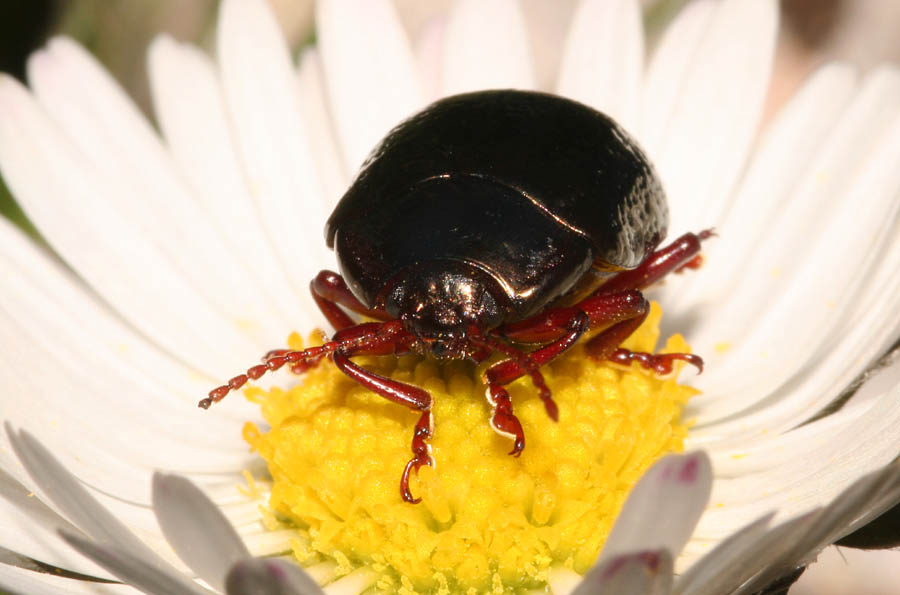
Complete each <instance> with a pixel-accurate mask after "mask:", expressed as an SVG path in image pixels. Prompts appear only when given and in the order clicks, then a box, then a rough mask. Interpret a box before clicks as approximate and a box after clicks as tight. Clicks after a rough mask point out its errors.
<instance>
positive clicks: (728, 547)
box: [674, 513, 774, 595]
mask: <svg viewBox="0 0 900 595" xmlns="http://www.w3.org/2000/svg"><path fill="white" fill-rule="evenodd" d="M773 516H774V513H770V514H767V515H765V516H762V517H760V518H759V519H757V520H755V521H753V522H752V523H750V524H749V525H747V526H746V527H744V528H742V529H741V530H739V531H737V532H735V533H734V534H732V535H730V536H729V537H728V538H727V539H725V540H723V541H722V542H721V543H719V544H718V545H717V546H716V547H715V549H713V550H712V551H711V552H709V553H708V554H707V555H705V556H703V558H701V559H700V560H699V561H698V562H697V563H696V564H694V565H693V566H691V567H690V568H689V569H688V570H687V572H685V573H684V574H682V575H681V576H680V577H678V581H677V582H676V584H675V589H674V594H675V595H694V594H696V595H700V594H702V593H725V592H727V588H728V586H729V585H732V584H740V583H741V582H743V581H742V580H741V579H740V578H737V576H738V575H739V574H740V573H742V572H746V566H747V560H746V558H745V555H746V552H747V549H748V548H750V547H752V546H751V544H753V543H757V542H759V541H760V539H761V538H762V536H763V535H764V534H765V532H766V529H767V527H768V525H769V522H770V521H771V520H772V517H773Z"/></svg>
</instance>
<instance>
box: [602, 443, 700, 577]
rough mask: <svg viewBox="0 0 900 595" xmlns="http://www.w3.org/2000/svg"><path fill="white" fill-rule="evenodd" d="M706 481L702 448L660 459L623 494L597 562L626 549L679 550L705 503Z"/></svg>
mask: <svg viewBox="0 0 900 595" xmlns="http://www.w3.org/2000/svg"><path fill="white" fill-rule="evenodd" d="M711 484H712V468H711V467H710V464H709V457H708V456H707V455H706V453H704V452H703V451H698V452H695V453H693V454H689V455H668V456H665V457H663V458H661V459H660V460H659V461H657V462H656V463H654V465H653V466H652V467H651V468H650V469H649V470H648V471H647V472H646V473H644V475H643V477H641V479H640V480H639V481H638V482H637V483H636V484H635V486H634V488H632V490H631V492H630V493H629V494H628V499H627V500H626V501H625V505H624V506H623V507H622V511H621V512H620V513H619V516H618V517H617V518H616V523H615V525H613V528H612V531H610V534H609V537H608V538H607V540H606V544H605V545H604V546H603V551H602V552H601V554H600V560H599V561H598V564H600V563H602V562H605V561H608V560H611V559H613V558H614V557H616V556H618V555H620V554H625V553H629V552H640V551H647V550H667V551H670V552H678V551H681V548H682V547H684V544H685V543H687V541H688V539H689V538H690V536H691V533H692V532H693V530H694V525H695V524H696V523H697V519H699V518H700V514H701V513H702V512H703V510H704V508H706V503H707V501H708V499H709V491H710V486H711Z"/></svg>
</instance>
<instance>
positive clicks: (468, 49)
mask: <svg viewBox="0 0 900 595" xmlns="http://www.w3.org/2000/svg"><path fill="white" fill-rule="evenodd" d="M441 74H442V77H443V83H442V85H441V92H442V94H443V95H454V94H456V93H465V92H467V91H478V90H480V89H535V88H536V86H537V83H536V81H535V74H534V67H533V63H532V58H531V50H530V48H529V45H528V37H527V34H526V29H525V19H524V17H523V16H522V11H521V8H520V7H519V5H518V3H516V2H515V0H494V1H493V2H479V1H478V0H457V2H456V3H455V4H454V6H453V10H452V11H451V13H450V20H449V22H448V23H447V30H446V32H445V33H444V65H443V68H442V73H441Z"/></svg>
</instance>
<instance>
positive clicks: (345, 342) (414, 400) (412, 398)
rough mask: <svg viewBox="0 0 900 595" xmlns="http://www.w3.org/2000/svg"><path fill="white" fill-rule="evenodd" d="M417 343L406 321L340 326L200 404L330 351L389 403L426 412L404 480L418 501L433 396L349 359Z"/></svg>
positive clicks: (404, 488)
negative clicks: (413, 474) (412, 483)
mask: <svg viewBox="0 0 900 595" xmlns="http://www.w3.org/2000/svg"><path fill="white" fill-rule="evenodd" d="M412 341H413V337H412V335H410V334H409V333H408V332H407V331H406V330H404V328H403V324H402V323H401V322H400V321H398V320H389V321H387V322H367V323H362V324H357V325H355V326H351V327H348V328H344V329H342V330H339V331H338V332H336V333H335V334H334V337H333V339H332V340H331V341H328V342H327V343H324V344H323V345H319V346H317V347H310V348H309V349H304V350H302V351H285V350H281V351H278V352H272V354H271V355H270V356H269V357H268V358H267V359H266V361H265V363H263V364H260V365H258V366H253V367H252V368H250V369H248V370H247V372H246V373H244V374H240V375H238V376H235V377H234V378H232V379H231V380H229V381H228V383H227V384H224V385H222V386H220V387H218V388H216V389H213V390H212V391H210V393H209V396H208V397H207V398H205V399H203V400H201V401H200V403H199V406H200V407H202V408H203V409H208V408H209V407H210V405H212V404H213V403H215V402H218V401H221V400H222V399H224V398H225V396H226V395H227V394H228V393H230V392H231V391H233V390H237V389H239V388H241V387H242V386H244V384H246V383H247V382H248V381H249V380H256V379H258V378H259V377H261V376H262V375H263V374H265V373H266V372H270V371H275V370H278V369H280V368H281V367H282V366H284V365H285V364H292V365H297V364H303V363H304V362H310V361H318V360H321V359H322V358H323V357H326V356H328V355H331V357H332V359H333V360H334V363H335V365H336V366H337V367H338V369H339V370H341V371H342V372H343V373H344V374H346V375H347V376H349V377H350V378H352V379H353V380H355V381H357V382H359V383H360V384H361V385H363V386H364V387H366V388H367V389H369V390H371V391H373V392H375V393H377V394H379V395H381V396H382V397H384V398H386V399H388V400H390V401H393V402H395V403H399V404H401V405H405V406H407V407H409V408H410V409H412V410H414V411H421V412H422V414H421V416H419V421H418V422H417V423H416V429H415V432H414V435H413V440H412V451H413V458H412V459H410V461H409V463H407V465H406V467H405V468H404V470H403V475H402V476H401V479H400V494H401V496H402V497H403V499H404V500H406V501H407V502H412V503H416V502H418V501H419V500H418V499H415V498H413V497H412V494H411V493H410V491H409V474H410V471H418V470H419V468H420V467H421V466H422V465H431V464H433V461H432V459H431V447H430V445H429V444H428V439H430V438H431V435H432V433H433V420H432V415H431V406H432V397H431V395H430V394H428V392H426V391H424V390H422V389H421V388H418V387H415V386H411V385H409V384H405V383H402V382H397V381H396V380H392V379H391V378H386V377H384V376H381V375H379V374H376V373H374V372H371V371H369V370H366V369H364V368H362V367H360V366H358V365H357V364H355V363H353V362H352V361H351V360H350V357H351V356H354V355H390V354H394V353H403V352H406V351H408V350H409V346H410V343H411V342H412Z"/></svg>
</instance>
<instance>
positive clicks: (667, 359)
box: [607, 347, 703, 376]
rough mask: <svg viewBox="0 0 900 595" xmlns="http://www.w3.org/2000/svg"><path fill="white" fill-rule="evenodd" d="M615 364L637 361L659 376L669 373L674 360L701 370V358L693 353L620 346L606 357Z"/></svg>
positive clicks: (699, 371) (627, 363)
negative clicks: (650, 351) (651, 350)
mask: <svg viewBox="0 0 900 595" xmlns="http://www.w3.org/2000/svg"><path fill="white" fill-rule="evenodd" d="M607 359H609V360H610V361H612V362H615V363H617V364H622V365H624V366H628V365H631V362H638V363H640V364H641V365H642V366H644V367H645V368H647V369H648V370H653V371H654V372H656V373H657V374H659V375H661V376H665V375H667V374H671V373H672V370H673V367H674V364H675V362H676V361H678V360H681V361H683V362H687V363H689V364H691V365H693V366H696V368H697V370H698V373H702V372H703V358H701V357H700V356H699V355H694V354H693V353H656V354H654V353H644V352H641V351H628V350H627V349H622V348H621V347H620V348H618V349H616V350H615V351H613V352H612V354H610V355H609V357H608V358H607Z"/></svg>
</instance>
